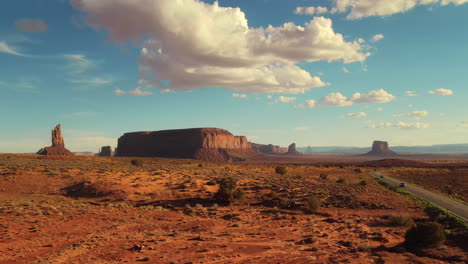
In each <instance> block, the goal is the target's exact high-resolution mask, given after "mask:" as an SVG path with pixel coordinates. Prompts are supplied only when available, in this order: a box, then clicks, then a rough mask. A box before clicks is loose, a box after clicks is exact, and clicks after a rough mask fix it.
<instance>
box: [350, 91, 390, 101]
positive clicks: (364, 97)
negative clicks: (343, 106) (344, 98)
mask: <svg viewBox="0 0 468 264" xmlns="http://www.w3.org/2000/svg"><path fill="white" fill-rule="evenodd" d="M394 99H395V96H393V95H392V94H390V93H389V92H387V91H385V90H384V89H380V90H377V91H371V92H369V93H368V94H360V93H355V94H353V96H352V97H351V98H350V100H351V101H352V102H354V103H387V102H390V101H392V100H394Z"/></svg>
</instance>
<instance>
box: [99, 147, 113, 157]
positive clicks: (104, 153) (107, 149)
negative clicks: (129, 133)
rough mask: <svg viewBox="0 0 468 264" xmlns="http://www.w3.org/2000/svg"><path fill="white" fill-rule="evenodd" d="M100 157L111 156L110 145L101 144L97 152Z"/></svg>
mask: <svg viewBox="0 0 468 264" xmlns="http://www.w3.org/2000/svg"><path fill="white" fill-rule="evenodd" d="M98 156H100V157H112V147H111V146H103V147H102V148H101V150H100V151H99V153H98Z"/></svg>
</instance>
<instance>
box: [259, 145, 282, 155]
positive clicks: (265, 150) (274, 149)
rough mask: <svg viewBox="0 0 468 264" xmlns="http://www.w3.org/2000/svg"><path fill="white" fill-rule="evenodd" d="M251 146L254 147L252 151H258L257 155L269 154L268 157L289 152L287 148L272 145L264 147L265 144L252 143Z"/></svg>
mask: <svg viewBox="0 0 468 264" xmlns="http://www.w3.org/2000/svg"><path fill="white" fill-rule="evenodd" d="M250 145H252V149H253V150H254V151H256V152H257V153H261V154H267V155H272V154H284V153H286V152H287V151H288V149H287V148H282V147H280V146H275V145H272V144H268V145H264V144H256V143H250Z"/></svg>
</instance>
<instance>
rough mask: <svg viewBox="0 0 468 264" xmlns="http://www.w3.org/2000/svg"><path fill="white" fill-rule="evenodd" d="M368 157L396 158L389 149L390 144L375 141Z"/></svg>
mask: <svg viewBox="0 0 468 264" xmlns="http://www.w3.org/2000/svg"><path fill="white" fill-rule="evenodd" d="M365 155H367V156H395V155H397V154H396V153H395V152H393V151H391V150H390V149H389V148H388V142H386V141H378V140H376V141H374V143H372V150H371V151H369V152H367V154H365Z"/></svg>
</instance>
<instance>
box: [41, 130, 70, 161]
mask: <svg viewBox="0 0 468 264" xmlns="http://www.w3.org/2000/svg"><path fill="white" fill-rule="evenodd" d="M37 154H38V155H59V156H73V153H71V152H70V151H69V150H68V149H66V148H65V141H64V140H63V137H62V127H61V126H60V124H58V125H57V126H56V127H55V128H54V129H52V146H50V147H45V148H41V149H40V150H39V151H38V152H37Z"/></svg>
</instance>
